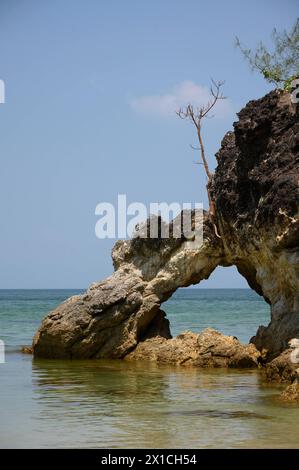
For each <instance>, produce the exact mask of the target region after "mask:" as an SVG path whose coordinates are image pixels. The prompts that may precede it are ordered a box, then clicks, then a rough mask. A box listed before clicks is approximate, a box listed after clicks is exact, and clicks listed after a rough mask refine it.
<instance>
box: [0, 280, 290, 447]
mask: <svg viewBox="0 0 299 470" xmlns="http://www.w3.org/2000/svg"><path fill="white" fill-rule="evenodd" d="M78 292H80V291H75V290H35V291H34V290H32V291H30V290H28V291H27V290H26V291H21V290H18V291H13V290H10V291H4V290H2V291H0V339H1V340H3V341H4V342H5V344H6V362H5V363H4V364H0V447H2V448H3V447H4V448H5V447H23V448H24V447H25V448H26V447H30V448H32V447H111V448H116V447H131V448H132V447H133V448H134V447H200V448H214V447H230V448H236V447H297V448H298V447H299V425H298V423H299V419H298V418H299V410H298V408H296V407H294V406H290V405H289V406H287V405H282V404H281V403H280V402H279V401H278V400H277V396H278V394H279V393H280V391H281V386H278V385H275V386H273V385H272V386H270V385H269V384H267V383H266V382H265V381H264V379H263V376H262V374H261V373H259V372H258V371H256V370H242V371H236V370H234V371H233V370H204V371H203V370H198V369H187V368H185V369H184V368H179V367H165V366H164V367H162V366H156V365H154V364H153V365H148V364H146V367H145V365H144V363H126V362H125V361H117V360H116V361H106V360H99V361H73V362H72V361H50V360H32V357H31V356H28V355H22V354H20V353H19V349H20V346H21V345H25V344H30V342H31V338H32V336H33V333H34V331H35V330H36V328H37V326H38V325H39V322H40V320H41V318H42V317H43V316H44V315H45V314H46V313H47V312H48V311H49V310H51V309H53V308H54V307H55V306H56V305H57V304H59V303H60V302H61V301H62V300H64V299H65V298H67V297H69V296H70V295H74V294H75V293H78ZM163 308H164V310H165V311H166V312H167V315H168V317H169V319H170V322H171V326H172V332H173V334H177V333H178V332H181V331H183V330H186V329H192V330H193V331H199V330H201V329H202V328H204V327H206V326H213V327H215V328H217V329H219V330H220V331H222V332H224V333H229V334H233V335H235V336H237V337H238V338H239V339H240V340H242V341H247V340H248V339H249V337H250V336H252V335H253V334H254V333H255V331H256V329H257V327H258V325H260V324H267V323H268V318H269V309H268V306H267V305H266V303H265V302H264V301H263V300H262V299H260V298H259V297H258V296H257V295H256V294H254V293H253V292H251V291H250V290H246V289H241V290H208V289H182V290H180V291H178V292H177V293H175V295H174V296H173V297H172V298H171V299H170V300H169V301H168V302H166V303H165V304H164V305H163Z"/></svg>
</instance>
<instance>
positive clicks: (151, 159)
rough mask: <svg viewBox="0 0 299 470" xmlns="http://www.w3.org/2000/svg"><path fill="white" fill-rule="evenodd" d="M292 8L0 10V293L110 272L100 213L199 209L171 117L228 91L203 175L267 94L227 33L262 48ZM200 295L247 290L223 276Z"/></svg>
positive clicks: (186, 152) (77, 4) (177, 4)
mask: <svg viewBox="0 0 299 470" xmlns="http://www.w3.org/2000/svg"><path fill="white" fill-rule="evenodd" d="M296 6H297V5H296V1H293V0H287V1H283V2H282V1H276V0H273V1H270V0H268V1H266V0H259V1H256V0H253V1H246V2H245V1H242V2H240V1H229V0H228V1H226V2H223V1H219V0H214V1H213V2H204V1H200V0H197V1H195V0H186V1H178V0H163V1H162V0H152V1H150V2H149V1H147V2H146V1H140V0H139V1H130V0H127V1H125V2H124V1H121V0H118V1H116V0H114V1H113V0H112V1H111V0H109V1H96V0H89V1H83V0H80V1H79V0H72V1H70V0H64V1H63V2H61V1H58V0H51V1H50V0H48V1H43V2H40V1H37V0H27V1H26V2H25V1H17V0H1V2H0V79H2V80H4V81H5V86H6V95H5V99H6V102H5V104H0V123H1V124H0V164H1V167H0V168H1V171H0V210H1V231H0V266H1V269H0V288H51V287H52V288H66V287H74V288H77V287H78V288H81V287H86V286H87V285H88V284H89V283H90V282H92V281H95V280H98V279H101V278H103V277H105V276H107V275H108V274H110V273H111V272H112V264H111V259H110V250H111V247H112V245H113V241H111V240H99V239H97V238H96V236H95V232H94V227H95V223H96V221H97V217H96V216H95V214H94V211H95V207H96V205H97V203H99V202H102V201H108V202H112V203H115V202H116V200H117V194H120V193H125V194H127V198H128V202H134V201H140V202H144V203H146V204H149V203H150V202H156V201H166V202H172V201H178V202H188V201H204V202H205V204H206V195H205V189H204V188H205V178H204V174H203V170H202V167H201V166H199V165H194V164H193V161H194V159H195V156H194V154H193V153H192V151H191V149H190V147H189V143H195V142H196V141H195V135H194V132H193V129H192V127H191V126H190V125H188V124H187V123H185V122H182V121H180V120H179V119H178V118H176V116H175V115H174V113H173V112H172V110H171V107H172V106H174V105H177V104H178V103H180V101H181V100H182V99H184V97H191V98H192V97H194V98H195V99H197V98H200V96H202V97H204V96H205V93H206V87H208V86H209V80H210V77H213V78H215V79H221V80H225V88H224V92H225V94H226V95H227V96H228V100H227V103H226V105H225V108H224V109H223V110H222V111H221V112H219V113H216V116H215V118H214V119H211V120H208V121H206V122H205V128H204V138H205V142H206V150H207V153H208V155H209V161H210V165H211V167H212V168H213V166H214V164H215V159H214V157H213V155H214V153H215V152H216V151H217V149H218V148H219V145H220V142H221V139H222V137H223V135H224V134H225V132H226V131H228V130H229V129H230V128H231V126H232V122H233V121H234V120H235V119H236V116H235V113H236V112H237V111H238V110H239V109H240V108H241V107H242V106H243V105H244V104H245V103H246V102H247V101H248V100H249V99H254V98H258V97H260V96H262V95H263V94H265V92H267V91H268V90H269V89H270V88H269V86H268V85H267V84H266V83H265V81H264V80H263V79H262V78H261V77H260V76H259V75H257V74H253V73H251V72H250V70H249V68H248V66H247V64H246V63H245V62H244V60H243V58H242V57H241V55H240V53H239V51H238V50H236V49H235V47H234V36H235V35H238V36H239V37H240V39H241V40H242V41H243V42H244V43H245V44H246V45H248V46H255V45H256V44H257V42H258V41H259V40H260V39H261V40H263V41H265V42H266V43H269V37H270V33H271V30H272V29H273V27H276V28H277V29H282V28H289V27H290V26H291V25H292V24H293V23H294V21H295V19H296V13H297V8H296ZM202 286H203V287H246V286H247V284H246V282H245V281H244V280H243V279H242V278H241V277H240V276H239V275H238V274H237V273H236V272H235V270H234V269H233V268H222V269H219V268H218V270H217V271H216V272H215V273H214V275H212V277H211V279H210V280H208V281H206V282H205V283H202Z"/></svg>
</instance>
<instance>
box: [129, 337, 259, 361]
mask: <svg viewBox="0 0 299 470" xmlns="http://www.w3.org/2000/svg"><path fill="white" fill-rule="evenodd" d="M126 359H129V360H149V361H155V362H158V363H161V364H175V365H184V366H196V367H258V365H259V362H260V359H261V354H260V352H259V351H258V350H257V349H256V348H255V346H254V345H253V344H247V345H243V344H241V343H240V342H239V341H238V339H237V338H235V337H234V336H225V335H223V334H221V333H219V332H218V331H216V330H214V329H213V328H206V329H205V330H204V331H202V332H201V333H199V334H196V333H192V332H191V331H186V332H184V333H182V334H180V335H179V336H177V337H176V338H173V339H169V340H167V339H165V338H162V337H159V336H157V337H154V338H150V339H147V340H145V341H141V342H140V343H138V345H137V347H136V348H135V349H134V351H132V352H131V353H129V354H128V355H127V356H126Z"/></svg>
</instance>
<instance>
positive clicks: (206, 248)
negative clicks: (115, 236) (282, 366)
mask: <svg viewBox="0 0 299 470" xmlns="http://www.w3.org/2000/svg"><path fill="white" fill-rule="evenodd" d="M238 116H239V121H238V122H236V123H234V132H229V133H227V134H226V136H225V137H224V139H223V141H222V146H221V149H220V151H219V152H218V154H217V155H216V157H217V161H218V166H217V169H216V172H215V175H214V178H213V182H212V186H211V192H212V194H213V198H214V200H215V205H216V212H217V225H218V228H219V231H220V234H221V238H218V237H217V236H216V235H215V232H214V229H213V226H212V225H211V223H210V222H209V218H208V217H207V216H204V220H203V243H202V244H199V245H196V243H192V242H190V241H188V240H186V239H184V237H181V238H171V237H170V238H168V239H163V238H157V239H144V238H138V237H137V238H134V239H132V240H129V241H119V242H117V243H116V244H115V246H114V248H113V251H112V258H113V263H114V267H115V272H114V273H113V274H112V276H110V277H109V278H107V279H105V280H104V281H102V282H100V283H96V284H93V285H92V286H91V287H90V288H89V289H88V290H87V291H86V293H85V294H83V295H81V296H75V297H72V298H71V299H68V300H67V301H66V302H64V303H63V304H62V305H60V306H59V307H58V308H57V309H56V310H54V312H52V313H50V314H49V315H48V316H47V317H46V318H45V319H44V321H43V322H42V325H41V327H40V329H39V330H38V332H37V333H36V335H35V338H34V341H33V350H34V354H35V356H39V357H51V358H55V357H56V358H61V357H64V358H94V357H96V358H97V357H114V358H123V357H125V356H126V355H128V354H129V353H131V351H133V350H134V348H136V346H137V344H138V343H140V342H141V341H142V340H144V339H145V338H149V337H154V336H159V337H162V338H163V337H164V338H167V337H169V327H168V321H167V319H165V315H164V313H163V312H162V311H161V309H160V305H161V303H162V302H164V301H165V300H167V299H168V298H169V297H170V296H171V295H172V293H173V292H174V291H175V290H176V289H177V288H179V287H185V286H188V285H190V284H195V283H198V282H200V281H201V280H202V279H206V278H208V277H209V275H210V274H211V273H212V272H213V270H214V269H215V268H216V267H217V266H219V265H221V266H231V265H235V266H236V267H237V269H238V271H239V272H240V274H241V275H242V276H244V277H245V278H246V280H247V282H248V284H249V285H250V287H251V288H253V289H254V290H255V291H256V292H257V293H259V294H260V295H263V297H264V298H265V300H266V301H267V302H268V303H269V304H270V305H271V322H270V324H269V326H268V327H260V328H259V330H258V332H257V334H256V336H255V337H254V338H253V339H252V341H253V343H254V344H255V345H256V346H257V348H258V349H259V350H262V349H264V350H267V352H268V356H269V357H273V356H275V355H277V354H279V352H281V351H282V350H284V349H285V348H286V347H287V343H288V340H289V339H291V338H293V337H296V336H298V337H299V282H298V278H299V276H298V270H299V255H298V232H299V222H298V200H299V196H298V174H299V168H298V166H299V164H298V153H299V131H298V129H299V123H298V106H296V105H294V104H292V103H291V101H290V95H289V94H287V93H282V92H278V91H273V92H271V93H269V94H268V95H266V96H265V97H264V98H262V99H260V100H257V101H251V102H249V103H248V104H247V106H246V107H245V108H244V109H243V110H242V111H241V112H240V113H239V114H238ZM195 215H196V214H195ZM167 344H169V343H167Z"/></svg>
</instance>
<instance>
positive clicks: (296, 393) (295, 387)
mask: <svg viewBox="0 0 299 470" xmlns="http://www.w3.org/2000/svg"><path fill="white" fill-rule="evenodd" d="M280 398H281V400H283V401H285V402H288V403H295V404H297V405H299V382H298V380H295V381H294V382H293V383H292V384H291V385H289V386H288V387H287V388H286V389H285V390H284V391H283V392H282V394H281V395H280Z"/></svg>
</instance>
